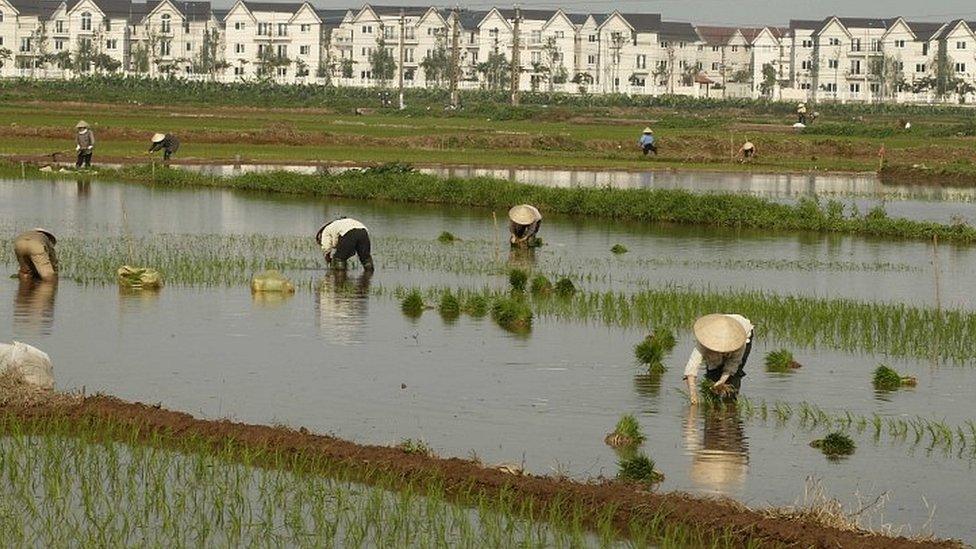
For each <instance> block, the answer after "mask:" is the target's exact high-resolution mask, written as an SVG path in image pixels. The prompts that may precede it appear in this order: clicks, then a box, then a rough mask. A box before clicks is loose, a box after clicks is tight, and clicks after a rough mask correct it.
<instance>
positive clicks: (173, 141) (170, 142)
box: [148, 133, 180, 160]
mask: <svg viewBox="0 0 976 549" xmlns="http://www.w3.org/2000/svg"><path fill="white" fill-rule="evenodd" d="M160 149H162V150H163V160H169V158H170V157H171V156H173V155H174V154H176V151H178V150H180V140H179V139H177V138H176V136H175V135H173V134H171V133H167V134H162V133H157V134H155V135H153V136H152V143H150V145H149V153H148V154H152V153H154V152H156V151H158V150H160Z"/></svg>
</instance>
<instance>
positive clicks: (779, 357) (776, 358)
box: [766, 349, 802, 373]
mask: <svg viewBox="0 0 976 549" xmlns="http://www.w3.org/2000/svg"><path fill="white" fill-rule="evenodd" d="M801 366H802V365H801V364H800V363H799V362H797V361H796V360H794V359H793V353H791V352H790V351H789V350H788V349H779V350H778V351H771V352H770V353H769V354H767V355H766V369H767V370H769V371H770V372H780V373H783V372H789V371H790V370H795V369H797V368H800V367H801Z"/></svg>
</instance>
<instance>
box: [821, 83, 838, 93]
mask: <svg viewBox="0 0 976 549" xmlns="http://www.w3.org/2000/svg"><path fill="white" fill-rule="evenodd" d="M824 90H826V91H829V92H833V93H837V83H836V82H830V83H827V84H824Z"/></svg>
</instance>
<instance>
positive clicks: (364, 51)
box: [363, 48, 367, 57]
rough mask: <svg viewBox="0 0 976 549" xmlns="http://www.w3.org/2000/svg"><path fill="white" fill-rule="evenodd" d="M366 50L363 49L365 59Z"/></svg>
mask: <svg viewBox="0 0 976 549" xmlns="http://www.w3.org/2000/svg"><path fill="white" fill-rule="evenodd" d="M366 55H367V54H366V48H363V57H366Z"/></svg>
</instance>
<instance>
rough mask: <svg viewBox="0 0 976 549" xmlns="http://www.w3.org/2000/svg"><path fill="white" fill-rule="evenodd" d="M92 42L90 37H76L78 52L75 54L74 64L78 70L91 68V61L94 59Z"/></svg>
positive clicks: (85, 70) (84, 70)
mask: <svg viewBox="0 0 976 549" xmlns="http://www.w3.org/2000/svg"><path fill="white" fill-rule="evenodd" d="M92 42H93V39H92V38H84V37H81V38H78V53H76V54H75V62H74V66H75V68H77V69H78V71H80V72H88V71H90V70H91V67H92V62H94V60H95V48H94V47H93V45H92Z"/></svg>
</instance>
